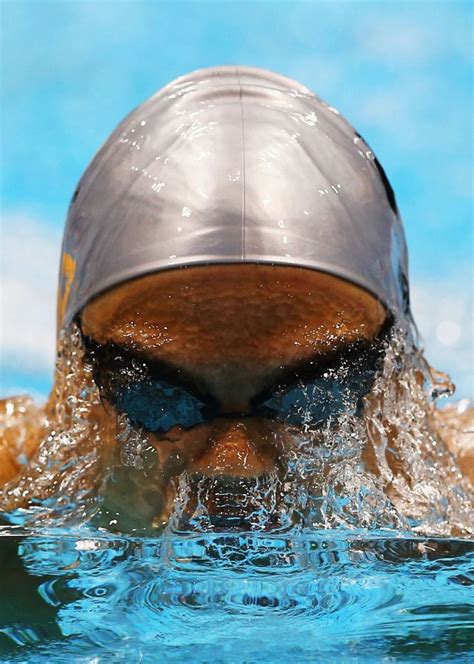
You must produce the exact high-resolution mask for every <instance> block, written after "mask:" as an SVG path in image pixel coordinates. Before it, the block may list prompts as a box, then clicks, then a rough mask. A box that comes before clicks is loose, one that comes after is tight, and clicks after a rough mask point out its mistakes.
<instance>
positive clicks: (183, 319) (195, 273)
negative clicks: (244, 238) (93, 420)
mask: <svg viewBox="0 0 474 664" xmlns="http://www.w3.org/2000/svg"><path fill="white" fill-rule="evenodd" d="M385 318H386V314H385V311H384V309H383V307H382V306H381V305H380V303H379V302H378V301H377V300H376V299H375V298H374V297H372V296H371V295H369V294H368V293H366V292H365V291H363V290H361V289H360V288H358V287H356V286H354V285H352V284H350V283H348V282H345V281H342V280H340V279H338V278H336V277H333V276H331V275H327V274H322V273H319V272H316V271H312V270H307V269H303V268H296V267H276V266H268V265H246V264H240V265H216V266H206V267H194V268H186V269H180V270H172V271H168V272H162V273H156V274H153V275H149V276H145V277H142V278H140V279H136V280H134V281H131V282H128V283H125V284H124V285H122V286H119V287H117V288H115V289H114V290H112V291H109V292H108V293H106V294H104V295H103V296H101V297H99V298H97V299H96V300H95V301H93V302H92V303H91V304H90V305H88V306H87V307H86V308H85V310H84V311H83V313H82V316H81V329H82V333H83V335H84V338H85V339H86V340H89V342H90V346H89V347H90V348H91V347H92V348H95V349H97V350H96V354H95V357H96V359H97V361H98V364H99V367H102V366H103V365H104V364H106V363H107V362H106V360H104V353H103V350H104V348H105V349H108V351H109V353H108V357H109V358H112V360H113V358H114V357H117V356H126V357H127V358H128V359H127V361H128V362H132V363H133V362H135V363H136V364H137V365H140V366H146V367H150V368H151V369H152V370H153V371H155V373H156V374H157V375H158V376H162V377H163V379H164V380H165V381H167V383H169V384H170V385H174V386H177V387H179V388H182V389H183V390H186V393H187V394H190V395H193V396H195V397H197V398H199V399H201V400H203V401H206V399H207V400H208V401H211V402H212V403H213V404H214V408H213V412H212V414H211V415H210V416H209V417H208V418H206V421H205V422H200V423H197V424H196V425H194V426H186V425H184V426H183V425H182V424H181V423H179V422H178V423H177V424H175V425H174V426H172V427H171V428H169V429H168V430H166V431H151V430H150V431H148V432H146V436H147V438H148V441H149V443H150V446H151V447H152V448H154V449H155V450H156V453H157V455H158V457H159V462H160V464H159V465H160V468H161V469H162V470H163V469H164V470H163V472H165V470H166V469H168V470H169V472H167V473H166V475H167V476H168V478H169V477H170V476H172V475H178V474H179V473H181V472H182V471H183V470H187V471H188V472H189V473H196V474H199V475H204V476H207V477H234V478H250V477H256V476H259V475H263V474H265V473H268V472H270V471H271V470H272V469H273V468H274V467H275V465H276V464H278V459H279V457H280V455H281V453H282V451H283V448H284V446H287V445H291V437H290V438H288V436H287V435H286V434H285V427H284V426H283V424H282V423H280V422H277V421H273V420H272V419H269V418H266V417H262V416H261V414H259V413H256V412H255V408H254V403H255V401H256V400H257V401H258V395H260V394H265V395H266V396H269V395H271V393H272V389H273V388H274V387H275V386H277V385H280V384H281V383H285V384H291V382H292V380H294V379H295V378H296V377H297V376H299V375H302V374H304V373H311V372H315V371H316V372H317V371H318V370H320V368H321V367H322V366H324V365H325V363H327V362H329V361H330V359H331V358H337V357H338V355H339V354H340V353H341V352H343V351H344V350H345V349H347V348H348V347H350V346H352V345H354V344H356V345H357V344H359V345H362V346H366V345H368V344H370V341H371V340H372V339H373V338H374V337H375V336H376V335H377V333H378V332H379V331H380V329H381V328H382V325H383V323H384V321H385ZM92 354H94V352H92ZM109 369H110V371H109V373H110V372H111V373H112V374H113V373H114V366H113V363H112V365H111V366H110V367H109ZM99 373H100V371H99ZM96 380H97V382H98V383H99V385H100V384H101V382H102V383H103V385H102V388H103V393H104V396H105V398H106V401H108V407H109V410H110V413H111V417H115V416H116V414H117V412H120V410H121V409H120V404H119V406H118V407H117V401H115V403H114V399H113V398H111V397H110V395H109V394H108V392H107V388H106V385H105V383H106V380H105V381H104V378H103V376H102V378H101V377H100V375H99V374H97V373H96ZM145 429H146V427H145ZM122 495H123V494H122Z"/></svg>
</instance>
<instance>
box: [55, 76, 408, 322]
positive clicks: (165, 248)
mask: <svg viewBox="0 0 474 664" xmlns="http://www.w3.org/2000/svg"><path fill="white" fill-rule="evenodd" d="M209 263H266V264H278V265H293V266H300V267H307V268H311V269H314V270H319V271H322V272H327V273H329V274H332V275H336V276H338V277H341V278H343V279H345V280H348V281H350V282H352V283H354V284H356V285H358V286H360V287H362V288H363V289H365V290H367V291H368V292H370V293H371V294H373V295H375V296H376V297H377V298H378V299H379V300H380V301H381V302H382V304H384V305H385V307H386V308H387V309H388V310H390V311H391V312H392V313H394V314H397V313H400V312H402V311H406V310H407V308H408V268H407V250H406V244H405V239H404V234H403V228H402V223H401V220H400V217H399V214H398V210H397V206H396V203H395V198H394V195H393V191H392V189H391V187H390V184H389V183H388V180H387V178H386V176H385V174H384V171H383V169H382V168H381V166H380V164H379V163H378V161H377V160H376V158H375V156H374V155H373V153H372V152H371V150H370V149H369V147H368V146H367V144H366V143H365V142H364V140H363V139H362V138H361V137H360V136H359V135H358V134H357V133H355V132H354V130H353V129H352V127H351V126H350V125H349V124H348V123H347V122H346V121H345V120H344V119H343V118H342V117H341V116H340V115H339V113H338V112H337V111H336V110H335V109H334V108H332V107H331V106H329V105H328V104H326V103H325V102H324V101H322V100H321V99H320V98H318V97H317V96H316V95H314V94H313V93H312V92H311V91H310V90H308V89H307V88H306V87H304V86H303V85H301V84H300V83H297V82H296V81H293V80H291V79H289V78H285V77H284V76H280V75H278V74H274V73H272V72H269V71H265V70H262V69H256V68H252V67H234V66H225V67H215V68H209V69H200V70H198V71H196V72H193V73H190V74H187V75H186V76H182V77H180V78H178V79H177V80H175V81H173V82H172V83H170V84H169V85H167V86H165V87H164V88H163V89H161V90H160V91H158V92H157V93H156V94H155V95H153V97H151V98H150V99H149V100H148V101H146V102H144V103H143V104H141V106H139V107H138V108H136V109H135V110H134V111H132V112H131V113H130V114H129V115H128V116H127V117H126V118H125V119H124V120H123V122H122V123H121V124H120V125H119V126H118V127H117V129H116V130H115V131H114V132H113V134H112V135H111V136H110V138H109V139H108V140H107V142H106V143H105V144H104V145H103V146H102V148H101V149H100V150H99V152H98V153H97V155H96V156H95V158H94V159H93V161H92V163H91V164H90V165H89V167H88V168H87V170H86V171H85V173H84V175H83V176H82V178H81V180H80V182H79V185H78V187H77V189H76V191H75V193H74V196H73V199H72V203H71V206H70V209H69V215H68V219H67V225H66V229H65V234H64V240H63V255H62V263H61V275H60V290H59V306H58V326H62V325H65V324H68V323H69V322H70V321H71V320H72V319H73V318H74V317H75V316H76V315H77V314H78V313H79V312H80V311H81V309H82V308H83V307H84V306H85V305H86V304H87V303H88V302H90V301H91V300H92V299H93V298H94V297H96V296H97V295H99V294H101V293H103V292H104V291H105V290H107V289H109V288H111V287H113V286H116V285H118V284H120V283H122V282H124V281H127V280H129V279H132V278H135V277H138V276H141V275H144V274H148V273H151V272H156V271H159V270H168V269H170V268H178V267H183V266H190V265H198V264H209Z"/></svg>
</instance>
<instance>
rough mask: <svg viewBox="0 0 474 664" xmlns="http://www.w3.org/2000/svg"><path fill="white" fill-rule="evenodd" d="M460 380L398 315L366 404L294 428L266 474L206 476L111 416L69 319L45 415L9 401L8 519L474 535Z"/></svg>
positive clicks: (134, 526)
mask: <svg viewBox="0 0 474 664" xmlns="http://www.w3.org/2000/svg"><path fill="white" fill-rule="evenodd" d="M452 389H453V388H452V386H451V384H450V382H449V380H448V379H447V377H445V376H444V375H442V374H439V373H437V372H435V371H434V370H432V369H431V368H430V367H429V366H428V365H427V363H426V362H425V360H424V358H423V355H422V353H421V352H420V351H419V350H418V348H417V343H416V342H415V341H414V334H413V331H412V328H411V326H410V325H408V324H405V323H403V324H402V323H400V324H397V325H396V326H394V327H393V329H392V331H391V333H390V335H389V338H388V339H387V341H386V348H385V354H384V360H383V364H382V366H381V368H380V370H379V372H378V375H377V377H376V380H375V382H374V384H373V386H372V389H371V391H370V393H369V394H368V395H367V396H366V397H365V400H364V408H363V410H362V412H359V411H356V410H355V409H354V408H353V407H352V406H353V404H351V403H349V402H348V403H347V408H346V409H345V412H343V413H342V414H340V415H338V416H335V417H332V418H329V419H328V420H327V421H326V422H325V424H324V425H319V426H317V427H316V426H311V424H310V423H309V418H308V422H307V423H306V424H305V425H304V426H303V427H302V428H301V427H300V428H299V429H295V427H294V426H292V425H291V424H288V426H286V427H285V429H284V431H283V433H282V434H281V435H282V436H283V439H284V440H283V444H282V445H281V447H282V450H283V451H282V453H281V455H280V458H279V460H278V464H277V467H276V468H275V470H274V471H272V472H270V473H268V474H267V475H265V476H262V477H258V478H219V477H216V478H210V477H205V476H200V475H199V474H196V473H194V474H191V473H189V472H188V471H187V470H186V465H185V463H184V461H183V459H181V458H180V455H179V453H178V452H176V453H175V454H174V455H173V454H171V455H169V456H168V458H167V460H166V463H163V461H162V460H160V458H159V455H158V454H157V451H156V446H155V445H153V444H152V442H151V439H150V435H149V434H147V433H146V432H145V431H144V430H142V429H140V428H137V427H134V426H132V425H131V424H130V422H129V421H128V420H127V418H126V417H125V416H123V415H120V416H117V415H116V414H115V413H114V412H111V409H110V406H108V405H107V404H106V403H104V402H103V401H102V400H101V397H100V394H99V391H98V389H97V387H96V385H95V383H94V379H93V369H92V367H91V365H90V363H89V361H88V357H87V354H86V352H85V349H84V347H83V342H82V338H81V333H80V331H79V329H78V328H77V327H75V326H73V327H72V328H70V329H68V330H64V331H63V332H62V333H61V336H60V340H59V352H58V360H57V367H56V380H55V388H54V391H53V393H52V395H51V397H50V400H49V402H48V404H47V408H46V415H44V413H43V411H41V410H38V409H36V410H32V409H33V406H32V404H31V403H30V402H27V401H26V400H25V399H16V400H15V399H12V400H7V401H5V402H4V403H5V407H4V414H3V416H2V420H3V421H2V426H3V427H7V428H9V431H14V432H16V433H15V435H16V440H17V443H16V446H15V455H16V459H17V460H18V459H20V458H21V459H22V461H23V464H22V468H23V470H22V471H21V472H20V473H19V475H18V476H17V477H15V478H14V479H13V480H11V481H10V482H8V483H7V484H6V485H5V486H4V487H3V488H2V490H1V493H0V507H1V509H2V510H3V512H4V514H5V515H6V517H7V518H8V520H9V521H10V522H12V523H21V524H27V525H31V524H33V523H38V522H40V523H42V524H46V523H47V524H49V525H50V526H51V525H58V524H59V525H61V524H64V523H69V524H71V523H73V524H81V523H85V522H86V523H90V522H91V521H92V522H93V523H95V524H96V525H97V526H99V527H101V528H106V529H107V530H112V531H114V532H124V533H127V532H128V533H129V532H134V533H137V532H138V533H155V534H157V533H160V532H163V530H165V531H167V532H171V533H183V532H189V531H192V532H196V531H197V532H213V531H217V532H219V531H222V530H234V531H235V530H237V531H238V530H246V531H249V530H250V531H258V532H260V531H264V532H268V531H276V532H288V531H291V532H294V531H297V532H308V531H309V532H311V531H314V530H321V529H334V528H344V529H347V528H349V529H361V528H363V529H377V530H380V529H389V530H392V531H393V530H395V531H398V532H403V533H411V534H425V535H442V536H449V535H455V536H466V535H472V534H473V530H474V527H473V523H474V521H473V502H472V496H471V495H470V494H469V491H470V489H469V484H468V482H467V480H466V478H465V477H464V476H463V474H462V473H461V471H460V468H459V466H458V464H457V461H456V458H455V456H453V454H452V453H451V451H450V445H449V440H447V438H446V435H445V433H446V430H447V429H446V427H445V429H443V428H442V427H441V425H440V422H441V421H442V418H440V414H439V410H438V408H437V402H438V400H439V399H440V398H441V397H442V396H443V395H446V394H447V395H449V394H451V393H452ZM302 419H303V421H304V417H303V418H302ZM34 423H36V425H35V426H34ZM448 429H449V427H448ZM453 431H455V429H453V426H451V428H450V432H451V437H452V435H453ZM32 436H33V437H34V436H35V437H36V440H37V441H39V444H38V445H37V449H36V451H34V452H32V451H31V450H32V449H34V447H36V445H32V444H31V442H30V443H27V441H31V439H32ZM26 456H30V458H29V459H28V460H27V461H28V462H26Z"/></svg>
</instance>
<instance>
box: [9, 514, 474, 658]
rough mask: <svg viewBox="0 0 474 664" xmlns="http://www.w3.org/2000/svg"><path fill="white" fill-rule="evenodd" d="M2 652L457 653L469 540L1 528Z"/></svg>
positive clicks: (462, 653)
mask: <svg viewBox="0 0 474 664" xmlns="http://www.w3.org/2000/svg"><path fill="white" fill-rule="evenodd" d="M0 556H1V568H0V569H1V573H0V574H1V577H0V578H1V581H0V584H1V602H0V624H2V625H3V627H2V628H1V629H0V659H1V661H3V662H90V663H92V662H94V663H98V662H125V661H126V662H183V661H186V662H219V663H220V662H222V663H227V662H229V663H230V662H242V663H244V662H245V663H249V664H250V663H253V662H259V663H264V662H272V663H274V662H286V661H294V662H341V661H343V662H391V661H396V662H398V661H399V662H412V661H413V662H416V661H430V662H431V661H449V662H451V661H452V662H468V661H472V657H474V649H473V644H474V592H473V588H472V586H473V585H474V542H472V541H468V540H464V539H454V538H451V539H447V538H423V537H403V536H401V535H398V536H397V535H396V534H394V533H388V532H385V533H384V532H370V533H369V532H367V531H362V530H361V531H354V530H351V531H345V530H342V529H341V530H334V531H320V532H319V533H312V534H311V535H309V534H306V535H304V534H301V535H300V536H298V537H290V536H288V537H285V536H276V535H264V534H263V533H256V534H251V533H234V534H217V533H214V534H211V533H208V534H204V535H203V534H199V535H198V534H195V535H187V536H184V535H183V536H181V537H178V536H170V537H162V538H159V539H156V538H134V537H114V536H112V535H110V534H105V533H101V532H99V531H94V530H92V529H90V528H86V527H84V528H79V529H77V530H76V531H69V532H66V531H63V532H61V531H57V532H51V533H49V534H45V533H44V532H43V533H35V532H27V531H26V530H24V529H21V528H18V527H14V526H5V527H4V528H3V530H2V533H1V536H0Z"/></svg>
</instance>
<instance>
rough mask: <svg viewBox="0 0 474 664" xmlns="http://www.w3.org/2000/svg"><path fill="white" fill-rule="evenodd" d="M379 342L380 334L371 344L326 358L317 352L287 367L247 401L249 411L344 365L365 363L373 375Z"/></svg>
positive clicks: (379, 351) (379, 354)
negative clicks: (272, 397)
mask: <svg viewBox="0 0 474 664" xmlns="http://www.w3.org/2000/svg"><path fill="white" fill-rule="evenodd" d="M382 340H383V335H381V336H380V337H376V338H375V339H373V340H371V341H360V342H355V343H354V344H352V345H351V346H349V347H346V348H343V349H341V350H338V351H333V352H332V353H331V354H328V355H321V354H320V353H318V354H316V355H313V356H312V357H311V358H309V359H307V360H302V361H299V362H295V363H293V364H290V365H288V366H287V367H285V368H284V369H283V370H282V371H281V372H279V374H278V375H277V376H275V377H272V378H271V382H269V383H268V385H267V386H266V387H264V388H263V389H262V390H260V391H259V392H257V394H255V395H254V396H253V397H252V398H251V399H250V406H251V408H255V407H256V406H257V405H258V404H259V403H261V402H262V401H265V400H266V399H269V398H270V397H271V396H273V395H274V394H276V393H279V392H285V391H287V390H289V389H291V388H292V387H294V386H295V385H297V384H298V383H299V382H303V383H311V382H312V381H315V380H317V379H318V378H321V377H322V376H323V374H324V373H325V372H327V371H331V370H333V369H338V368H340V367H341V366H347V367H348V368H349V370H351V368H352V369H354V368H356V367H357V365H358V364H359V362H362V365H363V366H364V365H365V366H367V364H368V365H369V367H370V369H371V370H372V372H373V373H374V374H375V372H376V370H377V365H378V362H379V360H380V358H381V356H382V353H381V350H382V343H381V342H382ZM361 368H362V367H361Z"/></svg>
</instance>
